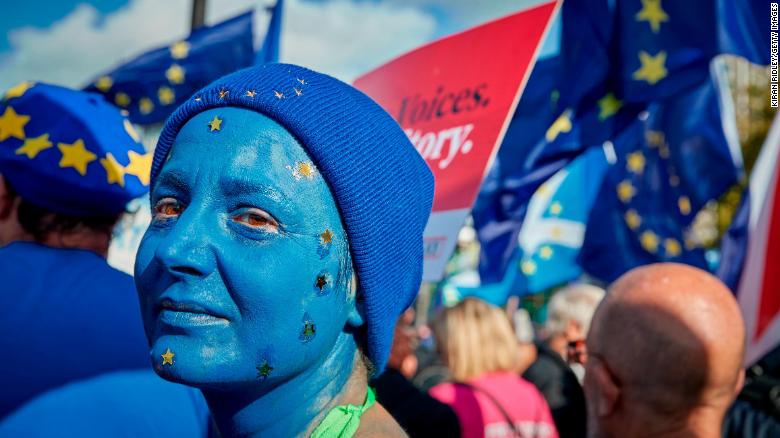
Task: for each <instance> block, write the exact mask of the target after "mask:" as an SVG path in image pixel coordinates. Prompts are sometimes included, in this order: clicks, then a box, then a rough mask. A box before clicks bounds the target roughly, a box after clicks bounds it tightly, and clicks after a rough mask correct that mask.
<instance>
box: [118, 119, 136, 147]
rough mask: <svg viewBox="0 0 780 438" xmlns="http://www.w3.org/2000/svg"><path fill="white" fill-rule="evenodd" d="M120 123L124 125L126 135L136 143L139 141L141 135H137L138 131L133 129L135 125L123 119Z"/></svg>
mask: <svg viewBox="0 0 780 438" xmlns="http://www.w3.org/2000/svg"><path fill="white" fill-rule="evenodd" d="M122 124H123V125H124V127H125V132H126V133H127V135H129V136H130V138H132V139H133V140H135V142H136V143H140V142H141V136H140V135H138V131H136V130H135V127H134V126H133V124H132V123H130V120H127V119H124V120H123V121H122Z"/></svg>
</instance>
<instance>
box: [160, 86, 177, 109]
mask: <svg viewBox="0 0 780 438" xmlns="http://www.w3.org/2000/svg"><path fill="white" fill-rule="evenodd" d="M157 100H159V101H160V103H161V104H163V105H170V104H172V103H173V101H174V100H176V93H174V92H173V89H172V88H171V87H166V86H162V87H160V88H159V89H158V90H157Z"/></svg>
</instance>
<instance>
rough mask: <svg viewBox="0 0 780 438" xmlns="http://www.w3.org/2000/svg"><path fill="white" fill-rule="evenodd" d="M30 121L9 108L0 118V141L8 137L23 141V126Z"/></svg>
mask: <svg viewBox="0 0 780 438" xmlns="http://www.w3.org/2000/svg"><path fill="white" fill-rule="evenodd" d="M29 121H30V116H25V115H20V114H17V113H16V111H15V110H14V109H13V108H11V107H10V106H9V107H7V108H6V109H5V112H4V113H3V115H2V116H0V141H3V140H5V139H7V138H8V137H14V138H18V139H19V140H24V125H26V124H27V122H29Z"/></svg>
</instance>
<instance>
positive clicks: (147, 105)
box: [138, 97, 154, 115]
mask: <svg viewBox="0 0 780 438" xmlns="http://www.w3.org/2000/svg"><path fill="white" fill-rule="evenodd" d="M138 111H140V112H141V114H143V115H147V114H150V113H151V112H152V111H154V103H153V102H152V99H149V98H148V97H142V98H141V100H139V101H138Z"/></svg>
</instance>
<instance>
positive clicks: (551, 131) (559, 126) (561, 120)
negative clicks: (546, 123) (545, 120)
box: [544, 109, 572, 142]
mask: <svg viewBox="0 0 780 438" xmlns="http://www.w3.org/2000/svg"><path fill="white" fill-rule="evenodd" d="M571 128H572V125H571V110H569V109H567V110H566V111H564V112H563V114H561V115H560V116H559V117H558V118H557V119H555V121H554V122H553V124H552V125H550V127H549V128H548V129H547V132H546V133H545V134H544V138H545V139H546V140H547V141H548V142H551V141H553V140H555V139H556V138H557V137H558V135H560V134H562V133H564V132H570V131H571Z"/></svg>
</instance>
